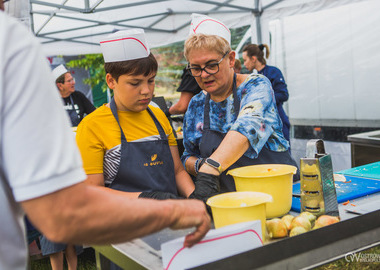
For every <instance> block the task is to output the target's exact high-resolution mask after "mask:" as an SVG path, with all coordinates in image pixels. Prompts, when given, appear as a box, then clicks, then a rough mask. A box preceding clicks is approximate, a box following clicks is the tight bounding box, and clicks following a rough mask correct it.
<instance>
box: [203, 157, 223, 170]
mask: <svg viewBox="0 0 380 270" xmlns="http://www.w3.org/2000/svg"><path fill="white" fill-rule="evenodd" d="M206 161H207V163H209V164H210V165H211V166H213V167H215V168H218V167H219V166H220V164H219V163H218V162H216V161H215V160H212V159H211V158H208V159H207V160H206Z"/></svg>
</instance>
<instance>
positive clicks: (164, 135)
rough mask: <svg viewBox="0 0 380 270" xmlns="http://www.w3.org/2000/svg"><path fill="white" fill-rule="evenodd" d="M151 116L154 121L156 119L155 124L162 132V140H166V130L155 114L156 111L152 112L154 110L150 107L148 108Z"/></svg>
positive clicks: (159, 131) (160, 132)
mask: <svg viewBox="0 0 380 270" xmlns="http://www.w3.org/2000/svg"><path fill="white" fill-rule="evenodd" d="M147 110H148V112H149V114H150V116H151V117H152V119H153V121H154V124H155V125H156V127H157V130H158V133H159V134H160V137H161V140H166V139H167V138H166V133H165V131H164V129H163V128H162V126H161V124H160V122H159V121H158V120H157V118H156V116H155V115H154V113H153V112H152V110H151V109H150V108H149V107H148V108H147Z"/></svg>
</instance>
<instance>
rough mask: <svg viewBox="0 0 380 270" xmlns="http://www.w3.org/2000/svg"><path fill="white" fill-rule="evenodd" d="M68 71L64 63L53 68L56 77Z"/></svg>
mask: <svg viewBox="0 0 380 270" xmlns="http://www.w3.org/2000/svg"><path fill="white" fill-rule="evenodd" d="M66 72H69V71H68V70H67V69H66V68H65V66H64V65H62V64H61V65H59V66H57V67H56V68H55V69H53V75H54V79H55V80H56V79H58V77H59V76H61V75H62V74H65V73H66Z"/></svg>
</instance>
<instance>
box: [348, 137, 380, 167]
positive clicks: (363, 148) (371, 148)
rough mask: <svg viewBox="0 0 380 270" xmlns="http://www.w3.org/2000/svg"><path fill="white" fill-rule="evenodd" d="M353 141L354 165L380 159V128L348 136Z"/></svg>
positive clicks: (352, 157)
mask: <svg viewBox="0 0 380 270" xmlns="http://www.w3.org/2000/svg"><path fill="white" fill-rule="evenodd" d="M347 140H348V141H349V142H350V143H351V164H352V167H357V166H361V165H365V164H368V163H372V162H376V161H380V130H376V131H371V132H364V133H358V134H353V135H349V136H347Z"/></svg>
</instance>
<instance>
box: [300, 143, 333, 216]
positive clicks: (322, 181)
mask: <svg viewBox="0 0 380 270" xmlns="http://www.w3.org/2000/svg"><path fill="white" fill-rule="evenodd" d="M300 172H301V173H300V174H301V212H304V211H307V212H310V213H313V214H314V215H315V216H320V215H323V214H326V215H330V216H338V217H339V210H338V200H337V196H336V189H335V182H334V174H333V167H332V161H331V155H330V154H326V152H325V147H324V143H323V141H322V140H309V141H308V142H307V145H306V157H305V158H301V162H300Z"/></svg>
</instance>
